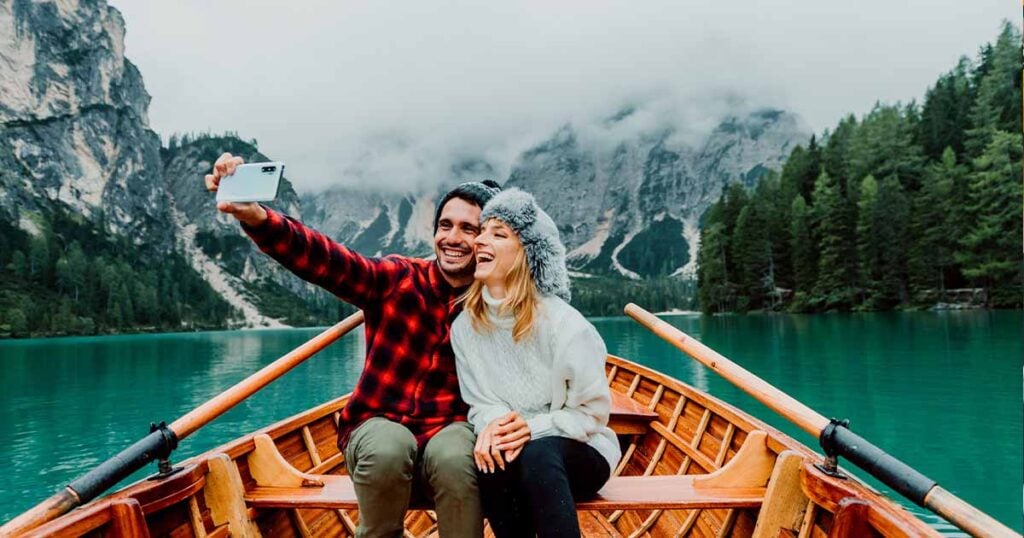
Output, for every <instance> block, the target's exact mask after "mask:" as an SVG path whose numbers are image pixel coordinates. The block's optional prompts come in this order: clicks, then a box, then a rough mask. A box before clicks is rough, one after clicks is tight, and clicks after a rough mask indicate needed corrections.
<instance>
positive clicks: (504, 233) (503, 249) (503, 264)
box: [473, 219, 523, 288]
mask: <svg viewBox="0 0 1024 538" xmlns="http://www.w3.org/2000/svg"><path fill="white" fill-rule="evenodd" d="M474 246H475V247H476V272H475V273H473V278H474V279H476V280H479V281H481V282H483V283H484V284H487V285H488V286H499V287H502V288H503V287H504V286H505V277H506V276H508V272H509V271H510V270H511V269H512V263H513V262H514V261H515V259H516V254H517V253H518V252H519V251H520V250H522V249H523V244H522V243H520V242H519V236H518V235H517V234H516V233H515V232H514V231H512V228H509V227H508V226H506V225H505V223H504V222H501V221H500V220H498V219H488V220H487V222H485V223H484V225H483V226H482V227H481V228H480V235H478V236H476V240H475V243H474Z"/></svg>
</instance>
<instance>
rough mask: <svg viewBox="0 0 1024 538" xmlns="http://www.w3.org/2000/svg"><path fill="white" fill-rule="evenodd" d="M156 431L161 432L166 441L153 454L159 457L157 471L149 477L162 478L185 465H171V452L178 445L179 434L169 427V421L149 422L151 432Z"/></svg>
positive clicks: (151, 478)
mask: <svg viewBox="0 0 1024 538" xmlns="http://www.w3.org/2000/svg"><path fill="white" fill-rule="evenodd" d="M154 432H159V433H160V436H161V437H163V441H164V442H163V444H162V445H161V446H160V448H159V449H158V450H157V451H156V452H154V453H153V456H154V457H155V458H157V464H156V465H157V473H156V474H155V475H153V476H151V477H149V479H150V480H160V479H162V478H167V477H168V476H171V475H172V474H174V473H176V472H178V471H180V470H182V469H183V467H174V466H173V465H171V452H172V451H173V450H174V449H175V448H176V447H177V446H178V436H176V435H174V432H173V431H171V429H170V428H168V427H167V423H166V422H164V421H160V424H157V423H155V422H150V423H149V433H150V434H151V435H152V434H153V433H154Z"/></svg>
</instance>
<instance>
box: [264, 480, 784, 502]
mask: <svg viewBox="0 0 1024 538" xmlns="http://www.w3.org/2000/svg"><path fill="white" fill-rule="evenodd" d="M319 478H320V479H321V480H322V481H323V483H324V486H323V487H322V488H301V487H257V488H255V489H253V490H252V491H250V492H248V493H247V494H246V496H245V498H246V500H247V501H248V502H249V504H250V505H252V506H254V507H258V508H343V509H355V508H357V506H358V505H357V503H356V495H355V489H354V488H353V487H352V480H351V479H350V478H349V477H348V476H341V475H329V476H321V477H319ZM695 478H697V477H695V476H693V475H690V476H648V477H636V476H630V477H618V478H614V479H612V480H609V482H608V483H607V484H606V485H605V487H604V488H602V489H601V491H600V492H598V495H597V496H596V497H595V498H594V499H588V500H584V501H580V502H578V503H577V508H578V509H580V510H616V509H631V510H640V509H655V508H672V509H688V508H734V507H736V508H756V507H759V506H760V505H761V502H762V500H763V498H764V492H765V488H763V487H751V488H740V487H737V488H718V487H700V486H697V487H695V486H694V479H695Z"/></svg>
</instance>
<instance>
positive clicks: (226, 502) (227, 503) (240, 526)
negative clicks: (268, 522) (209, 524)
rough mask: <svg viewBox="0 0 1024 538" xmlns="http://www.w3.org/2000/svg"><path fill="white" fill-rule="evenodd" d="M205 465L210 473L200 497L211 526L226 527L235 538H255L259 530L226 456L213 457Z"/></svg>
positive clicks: (237, 476)
mask: <svg viewBox="0 0 1024 538" xmlns="http://www.w3.org/2000/svg"><path fill="white" fill-rule="evenodd" d="M208 465H209V467H210V472H209V474H208V475H207V480H206V488H205V489H204V490H203V494H204V495H205V498H206V506H208V507H209V508H210V517H211V518H212V519H213V524H214V526H221V525H225V524H226V525H227V526H228V528H229V530H230V531H231V535H232V536H235V537H240V538H254V537H256V536H259V530H258V529H257V528H256V525H255V524H254V523H253V522H252V519H251V518H250V517H249V513H248V510H247V509H246V506H245V499H244V498H243V497H242V493H243V492H244V491H245V488H244V487H243V485H242V477H241V476H239V474H238V468H237V467H235V464H234V462H233V461H231V459H230V458H228V456H227V455H226V454H215V455H213V456H211V457H210V459H209V460H208Z"/></svg>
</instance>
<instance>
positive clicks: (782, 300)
mask: <svg viewBox="0 0 1024 538" xmlns="http://www.w3.org/2000/svg"><path fill="white" fill-rule="evenodd" d="M1022 67H1024V66H1022V62H1021V34H1020V31H1019V30H1018V29H1017V28H1016V27H1015V26H1014V25H1012V24H1010V23H1009V22H1006V23H1004V25H1003V28H1002V31H1001V33H1000V34H999V37H998V38H997V39H996V41H995V43H992V44H986V45H985V46H983V47H982V48H981V50H980V52H979V54H978V56H977V58H976V59H974V60H970V59H967V58H962V59H961V60H960V61H959V63H957V65H956V66H955V67H954V68H953V69H952V70H950V71H949V72H948V73H945V74H943V75H942V76H941V77H939V79H938V80H937V81H936V82H935V85H934V86H932V87H931V88H929V89H928V91H927V93H926V94H925V98H924V101H923V103H921V104H917V103H914V102H911V103H910V104H905V105H904V104H899V103H897V104H881V103H879V104H876V105H875V107H874V109H873V110H871V111H870V112H869V113H867V114H866V115H864V116H863V117H861V118H860V119H857V118H855V117H854V116H853V115H850V116H848V117H846V118H844V119H842V120H841V121H840V122H839V124H838V125H836V127H835V129H833V130H831V131H829V132H826V133H825V134H824V135H823V136H821V137H820V139H819V138H817V137H811V139H810V141H809V142H808V143H807V144H806V145H801V146H798V147H796V148H794V149H793V151H792V153H791V154H790V156H789V159H788V160H787V161H786V164H785V166H784V167H783V169H782V171H781V173H779V174H774V173H770V174H766V175H765V176H764V177H763V178H762V179H761V181H760V182H759V183H758V185H757V186H756V187H755V188H753V189H752V190H750V191H748V190H747V189H745V188H744V187H743V186H742V185H740V184H733V185H731V186H730V187H729V188H728V189H727V190H726V191H725V192H724V193H723V195H722V197H721V199H720V200H719V201H718V202H717V203H715V204H714V205H713V206H712V207H711V208H710V209H709V210H708V211H707V212H706V213H705V215H704V221H703V228H702V232H701V248H700V251H699V254H698V265H699V268H698V294H699V298H700V304H701V308H702V310H703V311H705V312H708V313H712V312H724V311H749V310H784V309H785V310H790V311H796V312H819V311H829V310H887V309H894V308H915V307H931V306H934V305H936V304H937V303H942V302H944V301H948V300H953V299H951V298H956V297H959V298H960V299H959V300H961V301H963V302H967V303H973V304H976V305H979V306H987V307H1020V306H1021V302H1022V293H1024V286H1022V282H1024V276H1022V267H1024V257H1022V251H1021V241H1022V233H1021V156H1022V148H1021V144H1022V140H1021V70H1022ZM951 290H958V291H957V292H956V293H953V292H951Z"/></svg>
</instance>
